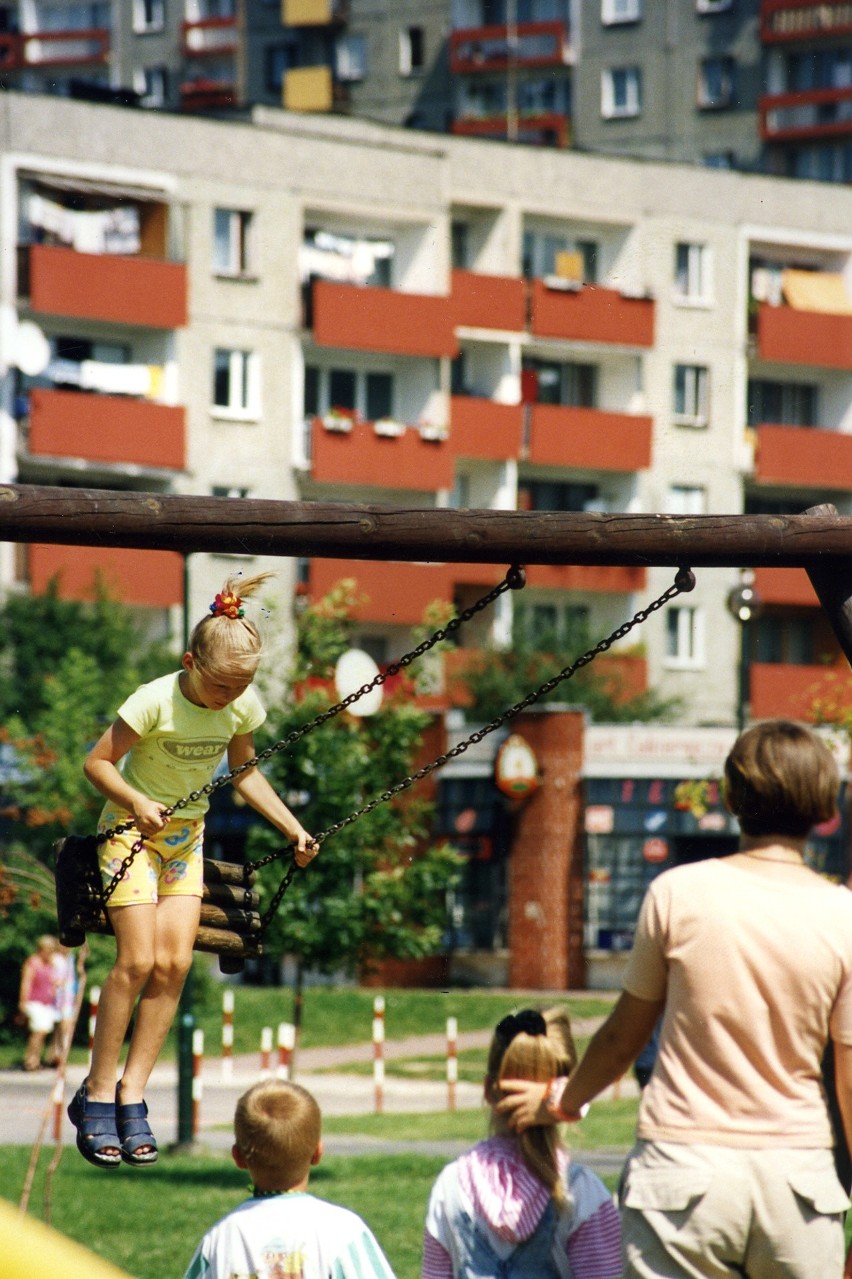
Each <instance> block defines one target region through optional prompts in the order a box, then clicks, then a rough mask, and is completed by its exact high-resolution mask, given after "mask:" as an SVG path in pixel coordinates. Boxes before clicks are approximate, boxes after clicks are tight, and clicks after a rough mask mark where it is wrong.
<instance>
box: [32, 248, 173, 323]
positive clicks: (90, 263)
mask: <svg viewBox="0 0 852 1279" xmlns="http://www.w3.org/2000/svg"><path fill="white" fill-rule="evenodd" d="M21 255H22V257H23V266H24V270H23V271H22V272H20V273H19V281H18V293H19V296H27V294H28V295H29V304H30V308H31V309H32V310H33V311H35V312H41V313H42V314H45V315H62V316H71V317H75V318H78V319H87V320H103V321H108V322H111V323H115V324H133V325H138V326H140V327H143V328H153V329H177V328H182V327H183V326H184V325H185V324H186V322H187V308H188V288H187V273H186V267H185V266H184V265H183V263H180V262H164V261H162V260H159V259H156V258H143V257H120V256H118V255H116V254H106V253H104V254H96V253H78V252H77V251H76V250H74V249H67V248H58V247H56V246H54V245H46V244H32V245H29V246H24V247H23V248H22V250H21Z"/></svg>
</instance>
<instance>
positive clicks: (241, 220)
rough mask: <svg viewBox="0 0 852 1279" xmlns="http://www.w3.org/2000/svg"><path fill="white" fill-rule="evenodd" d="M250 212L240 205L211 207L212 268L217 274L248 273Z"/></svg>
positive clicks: (250, 259)
mask: <svg viewBox="0 0 852 1279" xmlns="http://www.w3.org/2000/svg"><path fill="white" fill-rule="evenodd" d="M251 232H252V215H251V213H248V212H247V211H246V210H244V209H214V211H213V270H214V271H215V273H216V274H217V275H250V274H251V268H252V253H251V249H252V244H251V240H252V234H251Z"/></svg>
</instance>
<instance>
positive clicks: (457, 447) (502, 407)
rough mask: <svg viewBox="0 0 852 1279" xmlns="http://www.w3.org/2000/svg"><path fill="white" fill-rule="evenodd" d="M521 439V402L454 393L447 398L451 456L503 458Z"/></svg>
mask: <svg viewBox="0 0 852 1279" xmlns="http://www.w3.org/2000/svg"><path fill="white" fill-rule="evenodd" d="M522 443H523V406H522V405H520V404H495V402H494V401H493V400H485V399H479V398H478V397H476V396H470V395H455V396H453V398H452V399H451V401H450V448H451V449H452V452H453V456H454V457H478V458H482V459H484V460H487V461H494V462H505V461H508V460H509V459H512V458H514V459H517V458H518V457H520V454H521V445H522Z"/></svg>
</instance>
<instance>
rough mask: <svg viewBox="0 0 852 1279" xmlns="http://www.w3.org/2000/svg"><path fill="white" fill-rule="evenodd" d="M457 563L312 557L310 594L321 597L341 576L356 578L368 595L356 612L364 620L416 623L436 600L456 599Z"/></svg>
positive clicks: (397, 623)
mask: <svg viewBox="0 0 852 1279" xmlns="http://www.w3.org/2000/svg"><path fill="white" fill-rule="evenodd" d="M457 567H458V566H457V565H448V564H408V563H404V564H403V563H399V562H393V561H378V560H331V559H314V560H311V568H310V597H311V599H312V600H314V601H315V600H318V599H321V598H322V597H323V596H324V595H326V594H327V593H328V592H329V591H330V590H331V588H332V586H334V584H335V583H336V582H339V581H340V580H341V578H353V579H354V580H355V582H356V583H357V589H358V592H359V594H361V595H364V596H365V597H366V598H365V599H364V601H363V602H362V603H360V604H359V605H358V606H357V607H356V608H355V609H354V610H353V613H352V616H353V617H354V618H356V619H357V620H358V621H360V622H383V623H385V624H396V625H400V626H414V625H416V624H417V623H418V622H422V621H423V614H424V613H425V611H426V608H427V607H428V605H429V604H431V603H432V601H433V600H437V599H440V600H450V599H452V595H453V592H452V583H451V570H453V571H454V570H455V569H456V568H457Z"/></svg>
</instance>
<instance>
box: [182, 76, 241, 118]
mask: <svg viewBox="0 0 852 1279" xmlns="http://www.w3.org/2000/svg"><path fill="white" fill-rule="evenodd" d="M178 93H179V94H180V109H181V111H211V110H215V109H217V108H219V107H233V106H236V105H237V101H238V99H237V86H236V84H235V83H233V82H232V81H225V80H191V81H186V83H184V84H182V85H181V86H180V88H179V89H178Z"/></svg>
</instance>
